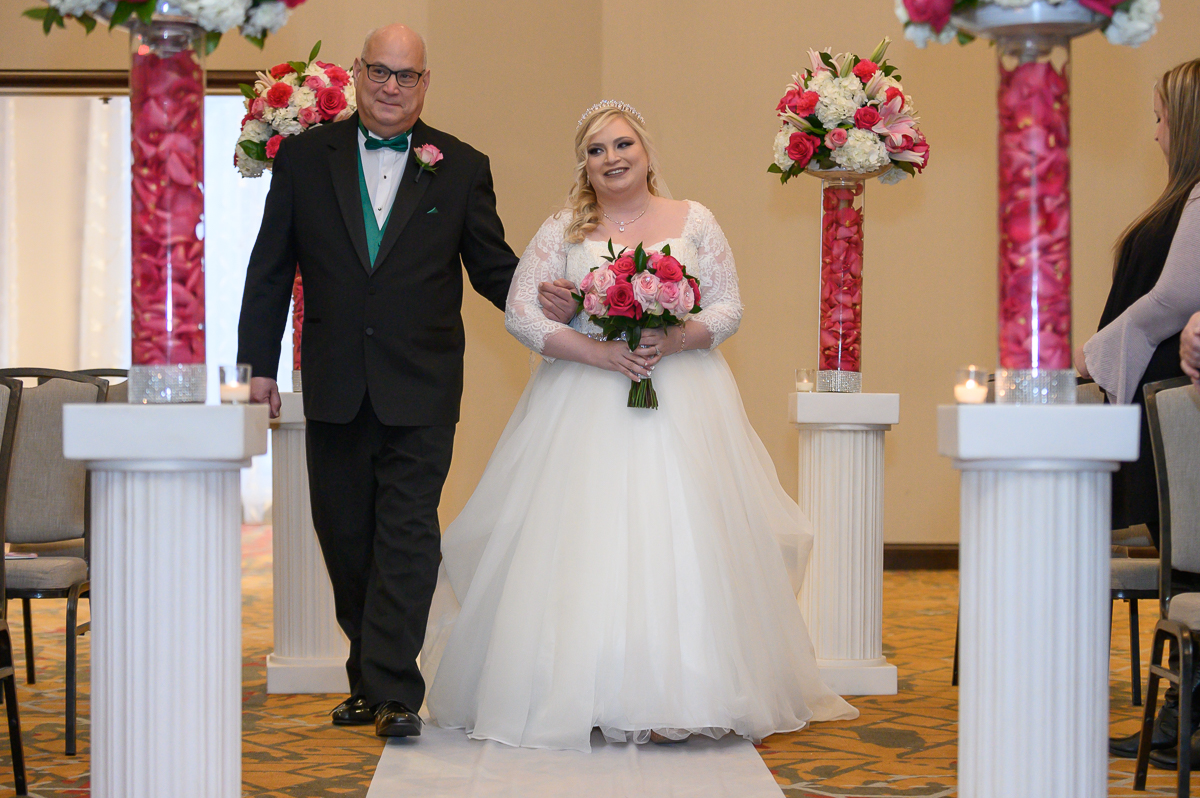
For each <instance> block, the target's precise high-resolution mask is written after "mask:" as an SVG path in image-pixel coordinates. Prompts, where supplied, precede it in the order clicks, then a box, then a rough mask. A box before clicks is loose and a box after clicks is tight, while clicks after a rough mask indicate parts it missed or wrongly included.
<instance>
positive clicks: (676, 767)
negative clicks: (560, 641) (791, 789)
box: [367, 725, 783, 798]
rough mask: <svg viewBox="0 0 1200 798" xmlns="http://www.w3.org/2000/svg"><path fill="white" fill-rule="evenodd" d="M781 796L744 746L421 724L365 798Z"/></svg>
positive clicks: (393, 750) (391, 752)
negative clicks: (520, 743) (532, 741)
mask: <svg viewBox="0 0 1200 798" xmlns="http://www.w3.org/2000/svg"><path fill="white" fill-rule="evenodd" d="M417 795H419V796H421V798H562V797H563V796H571V798H610V796H611V798H641V797H642V796H648V797H652V798H692V797H693V796H695V798H700V797H701V796H703V798H780V797H781V796H782V795H783V791H782V790H780V789H779V786H778V785H777V784H776V783H775V779H774V778H773V777H772V776H771V772H770V771H769V770H767V766H766V765H765V764H763V761H762V758H761V757H760V756H759V755H758V752H757V751H756V750H755V749H754V746H753V745H751V744H750V743H749V742H747V741H746V740H744V739H742V738H740V737H735V736H733V735H728V736H726V737H725V738H724V739H722V740H712V739H709V738H708V737H693V738H692V739H691V740H689V741H688V742H686V743H683V744H680V745H652V744H651V745H628V744H623V743H622V744H615V745H609V744H607V743H605V742H604V738H603V736H602V735H601V734H600V732H598V731H595V732H592V753H590V754H583V753H580V752H578V751H545V750H539V749H531V748H510V747H508V746H505V745H500V744H499V743H494V742H490V741H488V742H480V741H477V740H471V739H468V738H467V735H466V734H464V733H463V732H462V731H457V730H450V729H439V728H437V727H436V726H430V725H426V726H425V728H424V729H423V730H422V732H421V736H420V737H419V738H417V739H415V740H400V739H393V740H390V741H389V742H388V744H387V746H386V747H385V748H384V749H383V756H382V757H380V759H379V765H378V766H377V767H376V768H375V777H374V778H373V779H372V780H371V789H370V790H368V791H367V798H408V797H409V796H417Z"/></svg>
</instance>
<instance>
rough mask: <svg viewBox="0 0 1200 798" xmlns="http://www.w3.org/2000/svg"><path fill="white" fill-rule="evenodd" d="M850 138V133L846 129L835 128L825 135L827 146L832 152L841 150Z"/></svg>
mask: <svg viewBox="0 0 1200 798" xmlns="http://www.w3.org/2000/svg"><path fill="white" fill-rule="evenodd" d="M849 136H850V133H849V132H848V131H847V130H846V129H845V128H841V127H835V128H834V129H833V130H831V131H829V132H828V133H826V134H825V146H826V147H828V148H829V149H831V150H836V149H839V148H840V147H842V145H844V144H845V143H846V139H847V138H848V137H849Z"/></svg>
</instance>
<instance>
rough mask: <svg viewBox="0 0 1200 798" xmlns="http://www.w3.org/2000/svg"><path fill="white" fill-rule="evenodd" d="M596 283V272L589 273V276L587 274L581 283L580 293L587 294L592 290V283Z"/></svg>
mask: <svg viewBox="0 0 1200 798" xmlns="http://www.w3.org/2000/svg"><path fill="white" fill-rule="evenodd" d="M595 281H596V273H595V272H594V271H591V272H588V273H587V274H585V275H584V276H583V279H582V280H580V281H579V293H581V294H586V293H587V292H588V291H590V290H591V288H592V283H593V282H595Z"/></svg>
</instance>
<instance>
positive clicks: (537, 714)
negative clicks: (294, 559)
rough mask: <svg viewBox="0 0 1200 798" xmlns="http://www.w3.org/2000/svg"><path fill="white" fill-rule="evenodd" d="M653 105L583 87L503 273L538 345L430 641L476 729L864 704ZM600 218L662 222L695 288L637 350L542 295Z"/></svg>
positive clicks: (720, 246) (553, 735) (712, 724)
mask: <svg viewBox="0 0 1200 798" xmlns="http://www.w3.org/2000/svg"><path fill="white" fill-rule="evenodd" d="M643 125H644V123H643V120H642V117H641V115H639V114H638V113H637V112H636V111H635V110H633V109H632V108H630V107H628V106H626V105H624V104H623V103H615V102H604V103H601V104H600V105H598V106H594V107H593V108H591V109H589V110H588V112H587V113H586V114H585V115H584V117H583V119H582V120H580V124H579V127H578V130H577V131H576V134H575V153H576V158H577V165H576V169H575V184H574V186H573V187H572V188H571V191H570V195H569V202H568V207H567V208H566V209H564V210H563V211H561V212H559V213H557V214H555V215H554V216H552V217H550V218H549V219H547V220H546V222H545V223H544V224H543V225H542V227H541V229H540V230H539V231H538V233H537V235H536V236H535V237H534V239H533V241H532V242H531V243H530V244H529V247H528V248H527V249H526V251H525V254H524V255H523V256H522V258H521V263H520V265H519V266H518V267H517V271H516V274H515V275H514V277H513V282H512V286H511V288H510V289H509V295H508V307H507V313H506V326H507V327H508V330H509V332H511V333H512V334H513V335H514V336H516V337H517V338H518V339H519V340H520V341H521V342H522V343H524V344H525V345H526V346H528V347H529V348H531V349H533V350H534V351H536V352H538V353H540V354H541V355H542V356H543V357H544V358H545V361H546V362H544V363H543V364H542V366H541V367H540V368H539V369H538V370H537V372H536V373H535V374H534V376H533V377H532V378H531V379H530V381H529V385H528V386H527V387H526V389H525V393H524V395H523V396H522V397H521V400H520V402H519V403H518V405H517V408H516V410H515V411H514V412H513V415H512V418H511V419H510V421H509V423H508V426H507V427H506V428H505V430H504V433H503V435H502V436H501V438H500V441H499V443H498V444H497V445H496V449H495V451H494V452H493V453H492V457H491V460H490V461H489V462H488V465H487V469H486V470H485V471H484V474H483V477H482V478H481V479H480V482H479V486H478V487H477V488H476V490H475V493H474V494H473V495H472V497H471V499H470V500H469V501H468V503H467V505H466V507H465V508H464V509H463V511H462V514H461V515H459V517H458V518H457V520H455V521H454V523H453V524H451V525H450V526H449V528H448V529H447V530H446V533H445V535H444V537H443V539H442V556H443V565H444V568H445V574H446V576H448V579H449V584H450V586H451V587H452V588H453V593H454V596H455V597H457V599H458V601H459V602H460V603H461V610H460V611H459V614H458V617H457V619H456V620H455V622H454V624H453V627H450V631H449V633H448V639H446V640H444V641H443V642H439V643H436V644H431V645H430V644H427V650H426V653H425V655H423V656H425V657H429V658H430V661H431V660H433V659H436V655H437V653H438V652H437V649H440V648H441V646H442V645H444V650H443V651H442V652H441V657H440V663H437V664H436V665H435V666H436V677H435V678H434V680H433V685H432V687H431V689H430V693H429V709H430V711H431V713H432V714H433V716H434V717H435V720H436V722H437V723H438V725H440V726H443V727H448V728H461V729H465V730H466V731H467V732H468V733H469V734H470V736H471V737H473V738H476V739H491V740H496V741H499V742H501V743H505V744H507V745H513V746H525V747H532V748H561V749H575V750H579V751H590V750H591V747H590V742H589V741H590V738H591V733H592V729H593V728H595V727H599V728H600V730H601V731H602V732H603V734H604V736H605V738H606V739H608V740H609V741H622V742H623V741H628V742H637V743H642V742H646V741H647V740H653V741H655V742H667V741H674V740H683V739H686V738H687V737H688V736H689V735H691V734H705V735H709V736H712V737H719V736H721V735H723V734H726V733H727V732H731V731H732V732H734V733H736V734H739V735H742V736H743V737H746V738H748V739H750V740H753V741H755V742H758V741H760V740H761V739H762V738H764V737H766V736H767V735H769V734H773V733H775V732H787V731H794V730H796V729H800V728H802V727H804V726H805V725H807V724H808V723H809V722H810V721H814V720H818V721H820V720H837V719H848V718H854V717H857V715H858V712H857V710H855V709H854V708H853V707H851V706H850V705H849V704H847V703H846V702H845V701H843V700H842V699H841V698H839V697H838V696H837V695H835V694H833V693H832V692H831V691H830V690H829V689H828V688H827V687H826V686H825V685H824V684H823V683H822V682H821V678H820V675H819V673H818V670H817V665H816V660H815V656H814V653H813V647H812V643H811V642H810V641H809V638H808V632H807V630H806V628H805V625H804V621H803V619H802V617H801V615H800V611H799V609H798V607H797V605H796V600H795V592H796V590H797V589H798V588H799V583H800V579H801V577H802V575H803V573H804V568H805V565H806V562H807V557H808V552H809V550H810V548H811V544H812V536H811V534H810V533H809V531H808V521H807V519H805V518H804V517H803V516H802V515H801V513H800V511H799V508H798V507H797V506H796V503H795V502H793V501H792V500H791V499H790V498H789V497H788V496H787V494H786V493H785V492H784V491H783V489H782V488H781V487H780V485H779V480H778V478H777V477H776V475H775V468H774V466H773V464H772V463H771V460H770V458H769V456H768V455H767V452H766V449H765V448H764V447H763V445H762V442H761V441H760V440H759V439H758V436H757V435H756V434H755V432H754V430H753V428H752V427H751V426H750V422H749V420H748V419H747V418H746V413H745V411H744V409H743V408H742V403H741V397H740V396H739V394H738V388H737V384H736V383H735V382H734V379H733V375H732V373H731V372H730V370H729V367H728V366H727V365H726V363H725V359H724V358H723V357H722V356H721V354H720V352H719V351H717V348H716V347H717V346H718V345H719V344H720V343H721V342H722V341H724V340H725V339H726V338H728V337H729V336H730V335H733V333H735V332H736V331H737V328H738V324H739V322H740V320H741V315H742V303H741V300H740V298H739V295H738V282H737V273H736V272H735V270H734V263H733V255H732V253H731V252H730V249H729V244H728V243H727V242H726V240H725V236H724V234H723V233H722V232H721V228H720V227H719V226H718V225H717V222H716V220H715V219H714V218H713V215H712V213H711V212H710V211H709V210H708V209H707V208H705V207H704V206H703V205H700V204H699V203H696V202H677V201H673V200H670V199H667V198H666V197H663V196H661V195H660V194H659V190H658V185H657V179H656V174H655V173H656V162H655V155H654V149H653V145H652V143H651V141H650V138H649V136H648V135H647V134H646V131H645V128H644V126H643ZM610 239H611V240H612V242H613V245H614V247H615V248H616V249H617V250H620V248H621V247H626V246H627V247H630V248H632V247H634V246H636V245H637V244H638V243H639V242H643V243H644V244H645V246H646V248H647V249H659V248H661V247H663V246H664V245H666V244H670V246H671V254H672V255H673V256H674V257H675V258H676V259H678V260H679V261H680V262H681V263H682V264H684V265H685V266H686V268H687V269H688V271H689V272H690V273H691V274H692V275H694V276H696V277H697V278H698V279H699V281H700V291H701V296H702V302H701V304H702V306H703V310H702V311H701V312H700V313H697V314H694V315H692V316H690V317H689V318H688V321H687V323H686V325H685V326H676V327H671V328H669V330H668V331H667V332H665V333H664V332H663V331H662V330H648V331H645V332H644V333H643V335H642V339H641V345H640V346H639V348H638V349H637V350H636V351H633V352H631V351H630V349H629V347H628V345H627V344H625V343H623V342H620V341H612V342H605V341H601V340H599V339H598V338H599V336H598V335H597V333H598V332H599V330H598V328H596V327H595V325H593V324H591V323H590V322H589V321H588V320H587V317H586V316H585V315H583V314H580V315H577V316H576V317H575V319H574V320H573V321H572V322H571V324H570V326H567V325H563V324H559V323H557V322H554V321H551V320H549V319H547V318H546V316H545V315H544V313H543V312H542V306H541V304H540V303H539V298H538V287H539V285H540V284H544V283H549V282H551V281H554V280H563V279H565V280H569V281H570V282H571V283H573V284H576V285H577V284H578V283H579V281H580V280H582V279H583V277H584V275H586V274H587V273H588V271H589V270H590V269H592V268H593V267H595V266H598V265H600V264H601V263H602V262H603V261H602V260H601V256H602V255H604V254H606V253H607V251H608V241H609V240H610ZM544 290H549V289H544ZM560 293H565V292H560ZM543 297H545V298H546V299H547V301H553V297H552V296H550V295H549V294H543ZM572 301H573V300H572ZM651 372H653V378H654V385H655V389H656V391H657V393H658V398H659V405H660V407H659V409H658V410H646V409H634V408H629V407H627V406H626V399H627V397H626V394H627V393H628V391H629V380H630V379H639V378H644V377H649V376H650V374H651ZM435 615H436V610H435ZM438 628H439V625H438V623H437V622H436V620H433V621H431V632H430V634H431V635H432V636H434V637H436V635H437V633H438ZM442 628H443V629H445V628H446V627H442ZM430 661H426V665H427V667H432V666H431V665H430Z"/></svg>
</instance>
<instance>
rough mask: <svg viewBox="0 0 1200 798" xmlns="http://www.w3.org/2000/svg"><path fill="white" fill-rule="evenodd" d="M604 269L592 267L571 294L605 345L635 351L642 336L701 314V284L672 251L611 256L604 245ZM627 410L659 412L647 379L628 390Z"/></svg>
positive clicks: (638, 250) (610, 247) (610, 248)
mask: <svg viewBox="0 0 1200 798" xmlns="http://www.w3.org/2000/svg"><path fill="white" fill-rule="evenodd" d="M604 260H605V261H607V262H608V265H606V266H596V267H594V268H593V269H592V270H591V271H590V272H588V273H587V274H586V275H585V276H584V278H583V280H581V281H580V283H579V293H577V294H572V296H574V297H575V300H576V301H577V302H579V303H581V305H582V307H583V312H584V313H586V314H588V318H589V319H590V320H591V321H592V323H593V324H595V325H596V326H598V327H599V328H600V329H601V330H602V331H603V333H604V340H606V341H615V340H623V341H626V342H628V344H629V348H630V350H634V349H637V347H638V343H639V342H640V341H641V338H642V330H647V329H654V328H665V327H670V326H672V325H676V324H683V323H684V322H685V321H686V320H687V317H688V315H689V314H692V313H699V312H700V282H699V281H698V280H696V278H694V277H692V276H691V275H689V274H688V272H687V269H686V268H684V266H683V264H681V263H680V262H679V261H677V260H676V259H675V258H673V257H672V256H671V245H670V244H667V245H665V246H664V247H663V248H662V251H661V252H658V251H655V250H649V251H647V250H645V249H643V248H642V245H641V244H638V245H637V247H635V248H634V250H633V252H632V253H630V252H629V249H628V248H625V249H622V250H621V251H620V252H614V251H613V243H612V240H611V239H609V242H608V255H607V256H605V258H604ZM628 406H629V407H644V408H649V409H652V410H653V409H657V408H658V396H657V395H656V394H655V393H654V385H653V383H652V382H651V381H650V379H649V378H646V379H643V380H641V381H640V382H634V383H633V384H632V385H630V387H629V404H628Z"/></svg>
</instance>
